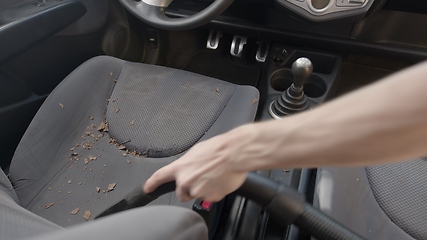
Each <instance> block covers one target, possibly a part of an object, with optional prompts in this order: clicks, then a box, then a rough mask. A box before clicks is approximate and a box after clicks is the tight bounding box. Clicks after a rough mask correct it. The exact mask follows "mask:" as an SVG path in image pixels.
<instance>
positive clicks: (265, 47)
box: [255, 41, 270, 63]
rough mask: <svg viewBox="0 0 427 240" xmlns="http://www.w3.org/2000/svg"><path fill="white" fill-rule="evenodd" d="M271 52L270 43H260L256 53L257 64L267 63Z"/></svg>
mask: <svg viewBox="0 0 427 240" xmlns="http://www.w3.org/2000/svg"><path fill="white" fill-rule="evenodd" d="M269 50H270V43H269V42H265V41H260V42H258V49H257V51H256V55H255V59H256V60H257V62H261V63H263V62H265V60H266V59H267V56H268V51H269Z"/></svg>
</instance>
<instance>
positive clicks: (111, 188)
mask: <svg viewBox="0 0 427 240" xmlns="http://www.w3.org/2000/svg"><path fill="white" fill-rule="evenodd" d="M116 185H117V183H110V184H108V188H107V192H111V191H113V190H114V188H115V187H116Z"/></svg>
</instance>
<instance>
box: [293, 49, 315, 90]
mask: <svg viewBox="0 0 427 240" xmlns="http://www.w3.org/2000/svg"><path fill="white" fill-rule="evenodd" d="M291 71H292V75H293V81H294V87H295V88H296V89H297V90H302V87H303V85H304V82H305V81H306V80H307V79H308V78H309V77H310V75H311V73H312V72H313V64H312V63H311V61H310V59H308V58H305V57H301V58H298V59H297V60H296V61H295V62H294V63H293V64H292V69H291Z"/></svg>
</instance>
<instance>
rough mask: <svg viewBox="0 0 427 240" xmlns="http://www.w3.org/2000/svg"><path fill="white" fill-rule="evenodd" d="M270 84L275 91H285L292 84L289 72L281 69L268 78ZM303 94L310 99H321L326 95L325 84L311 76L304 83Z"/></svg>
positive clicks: (318, 78) (319, 78)
mask: <svg viewBox="0 0 427 240" xmlns="http://www.w3.org/2000/svg"><path fill="white" fill-rule="evenodd" d="M270 84H271V87H272V88H273V89H274V90H276V91H279V92H283V91H285V90H286V89H288V87H289V86H291V84H292V73H291V71H290V70H287V69H281V70H278V71H276V72H274V73H273V74H272V75H271V77H270ZM304 93H305V95H307V97H310V98H318V97H321V96H322V95H324V94H325V93H326V83H325V82H324V81H323V79H322V78H321V77H319V76H317V75H313V74H312V75H311V76H310V77H309V78H308V79H307V81H306V82H305V83H304Z"/></svg>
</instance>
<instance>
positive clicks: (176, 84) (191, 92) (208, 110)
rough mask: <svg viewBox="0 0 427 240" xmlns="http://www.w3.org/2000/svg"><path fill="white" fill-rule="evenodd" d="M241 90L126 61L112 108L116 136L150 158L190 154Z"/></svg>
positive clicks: (109, 113) (110, 119)
mask: <svg viewBox="0 0 427 240" xmlns="http://www.w3.org/2000/svg"><path fill="white" fill-rule="evenodd" d="M141 79H144V81H141ZM123 80H126V81H123ZM235 89H236V86H235V85H234V84H231V83H227V82H223V81H218V80H216V79H213V78H208V77H203V78H201V77H200V75H199V74H194V73H189V72H184V71H181V70H178V69H168V68H164V67H159V66H150V65H141V64H137V63H133V64H131V63H129V64H126V65H124V67H123V70H122V73H121V74H120V77H119V79H118V82H117V85H116V86H115V88H114V91H113V93H112V95H111V99H110V100H111V101H110V102H109V107H108V110H107V120H108V121H107V122H108V123H109V133H110V136H111V137H113V138H115V139H117V140H118V141H119V142H127V143H126V144H125V145H126V147H127V148H128V149H131V150H134V149H136V151H137V152H138V153H141V154H142V155H144V156H146V157H153V158H159V157H169V156H173V155H176V154H178V153H181V152H184V151H185V150H187V149H188V148H190V147H191V146H192V145H193V144H194V143H195V142H197V140H199V139H200V138H201V137H202V136H203V134H204V133H205V132H207V131H208V130H209V128H210V127H211V126H212V124H213V123H214V122H215V121H216V120H217V118H218V116H219V115H220V114H221V112H222V110H223V109H224V107H225V106H226V104H227V102H228V101H229V100H230V97H231V96H232V95H233V93H234V91H235ZM122 123H127V124H122ZM127 140H130V141H127Z"/></svg>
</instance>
